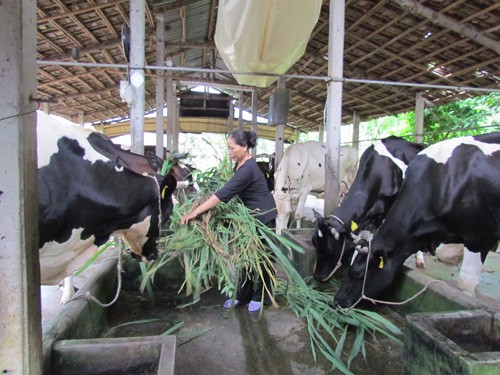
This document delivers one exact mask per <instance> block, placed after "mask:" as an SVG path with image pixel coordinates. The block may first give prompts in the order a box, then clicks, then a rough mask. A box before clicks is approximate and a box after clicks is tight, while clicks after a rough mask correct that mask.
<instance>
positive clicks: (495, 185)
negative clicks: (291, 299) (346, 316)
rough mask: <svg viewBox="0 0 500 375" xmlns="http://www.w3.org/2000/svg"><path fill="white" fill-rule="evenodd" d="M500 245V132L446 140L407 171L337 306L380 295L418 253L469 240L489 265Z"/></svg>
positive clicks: (346, 281)
mask: <svg viewBox="0 0 500 375" xmlns="http://www.w3.org/2000/svg"><path fill="white" fill-rule="evenodd" d="M499 240H500V132H496V133H490V134H484V135H480V136H469V137H462V138H455V139H450V140H446V141H443V142H439V143H437V144H435V145H432V146H430V147H428V148H426V149H425V150H423V151H422V152H420V153H419V154H418V155H417V156H416V157H415V158H414V159H413V161H412V162H411V164H410V165H409V166H408V168H407V170H406V177H405V179H404V182H403V185H402V186H401V191H400V192H399V195H398V197H397V198H396V201H395V202H394V204H393V206H392V208H391V210H390V211H389V213H388V214H387V216H386V218H385V220H384V222H383V223H382V225H381V226H380V227H379V229H378V231H377V232H376V234H375V235H374V237H373V239H372V240H371V242H370V246H369V250H368V249H367V250H368V252H367V253H366V254H359V255H358V256H357V257H356V259H354V260H353V263H352V264H351V266H350V269H349V273H348V275H347V276H346V278H345V279H344V280H343V282H342V285H341V287H340V289H339V291H338V292H337V294H336V296H335V298H334V303H335V304H338V305H339V306H341V307H350V306H352V305H353V304H355V303H356V301H358V300H359V299H360V298H361V296H362V294H363V290H364V296H366V297H368V298H376V297H377V296H379V295H380V294H381V293H382V292H383V291H384V290H386V289H387V288H388V287H389V286H390V285H391V283H392V282H393V280H394V277H395V275H396V273H397V272H398V271H399V270H400V269H401V266H402V265H403V263H404V261H405V260H406V258H408V257H409V256H410V255H411V254H413V253H415V252H416V251H417V250H418V249H429V250H433V248H434V247H435V245H436V244H438V243H463V244H464V246H465V247H467V248H468V249H469V250H470V251H472V252H474V253H480V254H481V257H482V260H483V261H484V259H485V258H486V255H487V254H488V252H489V251H490V250H494V249H495V248H496V246H497V242H498V241H499ZM367 262H368V265H367ZM365 270H367V271H366V279H365ZM363 288H364V289H363Z"/></svg>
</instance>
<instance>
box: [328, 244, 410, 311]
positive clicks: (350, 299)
mask: <svg viewBox="0 0 500 375" xmlns="http://www.w3.org/2000/svg"><path fill="white" fill-rule="evenodd" d="M358 250H360V249H359V248H358ZM367 262H368V266H367V264H366V263H367ZM401 265H402V262H398V261H397V259H396V258H393V257H391V256H388V255H387V253H386V252H384V251H383V250H372V251H371V252H368V248H365V249H364V250H360V251H355V252H354V255H353V258H352V260H351V265H350V268H349V273H348V274H347V276H346V277H345V278H344V280H343V281H342V284H341V285H340V288H339V290H338V292H337V294H336V295H335V298H334V301H333V302H334V305H336V306H340V307H342V308H349V307H352V306H353V305H354V304H355V303H356V302H357V301H358V300H359V299H360V298H361V296H362V295H363V285H364V295H365V296H366V297H369V298H377V297H378V296H380V294H381V293H382V292H384V291H385V290H386V289H387V288H388V287H389V286H390V285H391V284H392V281H393V280H394V277H395V276H396V272H397V271H398V270H399V269H400V266H401ZM365 272H366V279H365Z"/></svg>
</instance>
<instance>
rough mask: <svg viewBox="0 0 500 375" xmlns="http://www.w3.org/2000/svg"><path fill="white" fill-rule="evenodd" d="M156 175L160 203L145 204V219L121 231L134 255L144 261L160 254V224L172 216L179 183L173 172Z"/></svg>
mask: <svg viewBox="0 0 500 375" xmlns="http://www.w3.org/2000/svg"><path fill="white" fill-rule="evenodd" d="M155 177H156V179H157V181H158V183H159V185H157V187H158V193H157V199H158V201H157V202H158V203H157V204H150V205H148V206H145V207H144V208H143V212H142V213H141V214H140V216H141V217H144V219H143V220H142V221H141V222H139V223H135V224H133V225H132V226H131V227H130V228H128V229H126V230H123V231H120V232H121V234H122V235H123V238H124V239H125V241H126V242H127V244H128V245H129V246H130V250H131V251H132V255H133V257H134V258H136V259H138V260H141V261H144V262H147V261H149V260H152V259H155V258H156V256H157V255H158V250H157V240H158V237H159V236H160V226H161V225H162V224H164V223H166V222H167V221H168V219H169V218H170V215H171V213H172V210H173V202H172V193H173V192H174V190H175V189H176V185H177V181H176V179H175V177H174V176H172V175H171V174H167V175H166V176H164V177H163V176H155ZM120 232H119V233H120Z"/></svg>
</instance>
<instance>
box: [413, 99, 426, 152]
mask: <svg viewBox="0 0 500 375" xmlns="http://www.w3.org/2000/svg"><path fill="white" fill-rule="evenodd" d="M423 141H424V98H423V97H422V93H421V92H418V93H417V97H416V101H415V142H419V143H422V142H423Z"/></svg>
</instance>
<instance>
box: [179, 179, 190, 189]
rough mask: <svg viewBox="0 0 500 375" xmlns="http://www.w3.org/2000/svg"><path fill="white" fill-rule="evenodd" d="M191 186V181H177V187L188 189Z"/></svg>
mask: <svg viewBox="0 0 500 375" xmlns="http://www.w3.org/2000/svg"><path fill="white" fill-rule="evenodd" d="M188 186H189V181H177V189H186V188H187V187H188Z"/></svg>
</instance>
